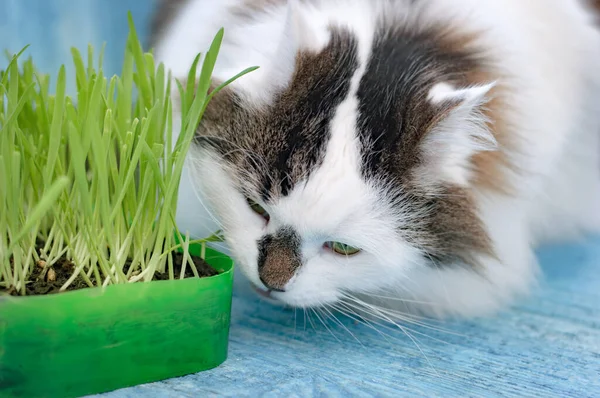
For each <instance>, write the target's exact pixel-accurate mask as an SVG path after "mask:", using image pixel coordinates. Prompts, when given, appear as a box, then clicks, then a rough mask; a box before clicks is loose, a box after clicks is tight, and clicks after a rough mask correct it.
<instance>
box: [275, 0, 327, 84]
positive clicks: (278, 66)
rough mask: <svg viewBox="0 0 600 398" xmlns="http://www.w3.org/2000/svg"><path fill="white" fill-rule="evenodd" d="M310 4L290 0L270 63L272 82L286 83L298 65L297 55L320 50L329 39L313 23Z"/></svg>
mask: <svg viewBox="0 0 600 398" xmlns="http://www.w3.org/2000/svg"><path fill="white" fill-rule="evenodd" d="M311 18H312V16H311V15H310V8H309V5H306V4H301V3H300V1H299V0H290V1H288V5H287V11H286V20H285V24H284V29H283V34H282V36H281V37H280V39H279V44H278V46H277V49H276V51H275V54H274V56H273V58H272V59H271V62H270V64H269V65H268V66H267V69H268V70H269V80H270V84H275V85H285V84H287V83H288V82H289V80H290V79H291V77H292V75H293V73H294V69H295V67H296V56H297V54H298V52H300V51H319V50H320V49H322V48H323V47H324V46H325V45H326V44H327V40H328V39H329V38H328V36H326V35H325V32H320V31H319V30H318V29H316V28H315V25H314V24H312V23H311Z"/></svg>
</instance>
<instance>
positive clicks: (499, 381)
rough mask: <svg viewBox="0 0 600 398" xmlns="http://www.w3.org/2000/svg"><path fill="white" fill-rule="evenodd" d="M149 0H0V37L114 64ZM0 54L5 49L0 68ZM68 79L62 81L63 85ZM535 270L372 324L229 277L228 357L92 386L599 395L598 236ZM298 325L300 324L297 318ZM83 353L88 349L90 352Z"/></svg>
mask: <svg viewBox="0 0 600 398" xmlns="http://www.w3.org/2000/svg"><path fill="white" fill-rule="evenodd" d="M153 3H154V2H153V1H150V0H149V1H145V0H0V48H9V49H10V50H11V51H18V50H19V49H20V48H21V47H23V46H24V45H25V44H32V47H31V48H30V50H29V51H28V53H29V54H31V55H32V56H33V57H34V60H35V61H36V64H37V65H38V66H40V68H41V69H42V70H43V71H45V72H50V73H54V71H56V70H57V69H58V67H59V65H60V64H61V63H67V65H69V66H70V64H69V63H70V54H69V49H70V47H71V46H76V47H78V48H79V49H80V50H85V49H86V46H87V43H88V42H91V43H93V44H94V45H95V46H96V47H97V48H100V45H101V44H102V42H107V54H106V63H105V66H106V69H107V71H108V73H117V72H118V69H119V65H120V60H121V52H122V49H123V43H124V40H125V34H126V31H127V24H126V14H125V13H126V11H127V10H128V9H131V10H132V12H133V15H134V18H135V20H136V22H137V25H138V27H139V30H140V32H141V33H142V34H144V33H145V32H146V29H145V24H146V23H147V21H148V17H149V15H150V12H151V7H152V4H153ZM4 65H5V61H4V59H2V60H1V61H0V67H3V66H4ZM71 87H72V86H71ZM540 259H541V262H542V266H543V270H544V272H545V279H544V280H543V281H542V283H541V284H540V287H539V288H538V289H537V290H536V291H535V292H534V294H533V295H532V296H531V297H530V298H529V299H528V300H526V301H524V302H522V303H520V304H519V305H518V306H516V307H515V308H512V309H509V310H507V311H505V312H504V313H502V314H499V315H498V316H495V317H491V318H489V319H484V320H478V321H470V322H452V323H445V324H439V323H433V322H431V324H432V325H434V326H435V328H441V329H444V331H440V330H433V329H430V328H426V327H415V326H411V325H406V326H408V327H410V328H411V331H412V334H413V336H414V337H415V338H416V339H417V340H418V341H417V344H418V345H419V347H420V348H418V347H417V346H416V344H415V342H413V341H412V340H411V339H410V338H409V337H407V336H406V335H404V334H403V333H402V331H400V330H386V329H383V328H380V330H379V331H376V330H373V329H371V328H369V327H367V326H364V325H357V324H355V323H354V321H353V320H352V319H348V318H343V317H340V322H341V324H337V323H335V322H332V321H329V322H328V323H327V327H325V326H323V325H322V324H321V323H320V322H319V321H318V319H316V317H315V316H314V315H313V316H312V321H313V323H314V327H313V325H311V323H310V322H306V324H305V322H304V317H303V315H302V313H301V312H298V313H297V314H296V313H295V312H294V311H293V310H286V309H282V308H278V307H273V306H271V305H270V304H267V303H265V302H263V301H261V300H260V299H258V298H257V297H256V296H255V295H254V294H253V293H252V292H251V291H250V290H249V288H248V287H247V285H246V283H245V280H244V279H243V278H242V277H238V278H237V279H236V286H235V296H234V302H233V314H232V326H231V345H230V357H229V359H228V361H227V362H226V363H225V364H224V365H222V366H221V367H219V368H217V369H215V370H212V371H209V372H204V373H200V374H197V375H190V376H187V377H183V378H180V379H174V380H168V381H164V382H160V383H154V384H150V385H144V386H137V387H133V388H129V389H124V390H120V391H115V392H112V393H109V394H105V395H103V397H106V398H122V397H141V396H144V397H205V396H214V395H227V396H236V397H239V396H273V397H275V396H277V397H279V396H302V397H303V396H396V397H397V396H409V397H416V396H426V397H433V396H440V397H447V396H490V397H492V396H545V397H548V396H555V397H600V238H589V239H587V240H586V241H584V242H582V243H580V244H572V245H563V246H555V247H549V248H545V249H543V250H541V251H540ZM305 326H306V327H305ZM90 360H93V358H92V357H90Z"/></svg>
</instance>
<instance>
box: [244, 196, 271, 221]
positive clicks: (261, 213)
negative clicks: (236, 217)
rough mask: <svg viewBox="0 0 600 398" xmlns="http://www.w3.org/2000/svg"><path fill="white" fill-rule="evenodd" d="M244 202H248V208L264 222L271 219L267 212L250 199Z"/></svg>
mask: <svg viewBox="0 0 600 398" xmlns="http://www.w3.org/2000/svg"><path fill="white" fill-rule="evenodd" d="M246 201H247V202H248V206H250V208H251V209H252V211H253V212H255V213H256V214H258V215H259V216H261V217H262V218H264V219H265V220H267V221H269V219H270V218H271V217H270V216H269V213H267V211H266V210H265V209H264V207H262V206H261V205H259V204H258V203H256V202H255V201H253V200H252V199H246Z"/></svg>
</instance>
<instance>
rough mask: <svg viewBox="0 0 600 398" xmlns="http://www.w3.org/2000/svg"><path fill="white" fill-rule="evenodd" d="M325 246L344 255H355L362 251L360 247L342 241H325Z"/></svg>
mask: <svg viewBox="0 0 600 398" xmlns="http://www.w3.org/2000/svg"><path fill="white" fill-rule="evenodd" d="M324 246H325V247H326V248H328V249H330V250H331V251H333V252H334V253H337V254H339V255H342V256H353V255H355V254H358V253H359V252H360V249H359V248H356V247H353V246H350V245H347V244H345V243H341V242H325V244H324Z"/></svg>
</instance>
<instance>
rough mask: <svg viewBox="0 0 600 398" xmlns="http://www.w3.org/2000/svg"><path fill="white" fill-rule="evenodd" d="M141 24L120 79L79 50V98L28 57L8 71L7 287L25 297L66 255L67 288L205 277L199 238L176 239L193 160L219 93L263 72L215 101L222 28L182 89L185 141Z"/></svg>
mask: <svg viewBox="0 0 600 398" xmlns="http://www.w3.org/2000/svg"><path fill="white" fill-rule="evenodd" d="M129 24H130V34H129V37H128V41H127V48H126V51H125V54H124V61H123V66H122V71H121V73H120V75H119V76H112V77H109V76H105V74H104V71H103V69H102V58H103V57H102V52H100V55H99V57H98V59H96V58H95V54H94V49H93V48H92V47H91V46H90V47H89V48H88V53H87V63H86V62H85V61H84V58H83V55H82V54H80V52H79V51H77V50H76V49H73V50H72V54H73V62H74V67H75V76H74V78H75V79H76V88H77V90H76V95H75V96H74V97H70V96H69V95H68V94H67V92H66V87H67V74H66V69H65V67H64V66H63V67H61V68H60V70H59V72H58V74H57V76H56V79H51V78H50V76H48V75H45V74H41V73H39V72H38V71H37V70H36V68H35V65H34V62H33V61H32V60H31V59H28V60H26V61H24V62H21V61H20V60H21V58H22V53H23V51H22V52H21V53H19V54H17V55H15V56H14V57H12V59H11V61H10V64H9V66H8V67H7V69H6V70H4V71H2V72H0V208H2V211H1V212H0V226H1V227H0V290H2V289H4V291H8V292H9V293H12V294H19V295H25V294H27V292H28V289H27V287H28V285H29V284H31V282H32V280H31V279H30V277H31V275H32V273H33V271H34V270H35V268H36V267H40V268H42V269H43V271H42V274H43V276H44V277H46V278H47V277H48V272H49V271H50V276H51V277H52V275H55V274H56V273H55V270H54V269H53V267H55V266H56V267H58V266H59V264H60V263H62V262H63V261H65V259H66V260H67V261H68V262H69V263H70V264H72V267H71V268H72V269H71V270H70V271H71V275H70V277H69V278H68V280H67V281H66V282H64V283H63V284H62V285H61V286H60V289H59V290H60V291H65V290H67V289H69V287H70V286H71V285H72V284H73V283H74V282H75V281H77V280H78V281H79V282H81V281H83V283H85V285H87V286H89V287H94V286H106V285H111V284H121V283H131V282H137V281H150V280H152V279H153V277H154V276H155V274H156V273H163V274H165V273H166V274H168V277H169V279H179V278H183V277H184V274H185V272H186V268H187V269H188V270H189V269H191V270H192V271H193V273H194V275H195V276H198V272H197V270H196V268H195V266H194V262H193V261H191V259H190V255H189V253H188V250H187V248H188V245H189V244H190V240H189V238H187V237H182V236H181V235H180V234H178V233H176V234H174V231H176V226H175V210H176V203H177V193H178V188H179V182H180V179H181V172H182V168H183V165H184V160H185V155H186V153H187V151H188V148H189V146H190V144H191V142H192V139H193V136H194V132H195V127H196V126H197V125H198V123H199V121H200V120H201V117H202V114H203V112H204V109H205V108H206V106H207V104H208V102H209V101H210V99H211V97H212V95H214V94H215V93H216V92H217V91H218V90H219V89H220V88H222V87H223V86H225V85H226V84H228V83H230V82H231V81H233V80H234V79H235V78H237V77H239V76H241V75H243V74H245V73H247V72H249V71H251V70H252V69H248V70H245V71H243V72H242V73H240V74H239V75H237V76H236V77H234V78H233V79H231V80H230V81H228V82H226V83H224V84H223V85H222V86H220V87H219V88H217V89H216V90H214V91H213V92H211V93H208V91H209V86H210V82H211V73H212V71H213V68H214V65H215V61H216V58H217V54H218V51H219V47H220V44H221V41H222V38H223V30H221V31H219V32H218V34H217V35H216V37H215V40H214V41H213V43H212V46H211V47H210V49H209V51H208V52H207V53H206V55H205V57H204V60H203V63H202V65H201V71H200V74H199V79H198V80H196V79H195V78H194V77H195V76H198V75H197V73H196V72H197V69H198V63H199V60H200V55H198V57H196V59H195V62H194V64H193V66H192V67H191V69H190V71H189V75H188V76H187V77H188V78H187V81H188V82H189V84H186V86H185V87H183V86H182V85H180V84H178V90H179V95H180V96H181V98H182V112H183V118H182V120H183V123H182V130H181V134H179V135H178V138H177V140H176V141H174V139H173V137H174V136H175V134H174V133H175V132H174V131H173V129H172V123H171V116H170V115H171V106H172V100H171V95H170V93H171V79H170V77H169V76H168V74H167V73H166V71H165V68H164V67H163V65H162V64H161V65H158V66H156V65H155V63H154V60H153V56H152V54H151V53H145V52H144V51H143V49H142V46H141V45H140V42H139V40H138V37H137V35H136V31H135V26H134V24H133V20H132V18H131V15H130V16H129ZM96 61H97V66H96V65H95V63H96ZM194 83H196V84H194ZM165 132H166V134H165ZM214 239H219V238H218V236H217V235H215V236H213V237H211V238H209V239H207V240H214ZM207 240H204V241H203V243H205V242H206V241H207ZM181 249H183V264H182V266H181V270H180V272H179V273H178V274H176V273H175V270H174V266H173V263H174V260H173V258H174V254H175V253H176V251H178V250H181Z"/></svg>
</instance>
